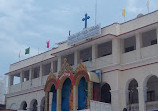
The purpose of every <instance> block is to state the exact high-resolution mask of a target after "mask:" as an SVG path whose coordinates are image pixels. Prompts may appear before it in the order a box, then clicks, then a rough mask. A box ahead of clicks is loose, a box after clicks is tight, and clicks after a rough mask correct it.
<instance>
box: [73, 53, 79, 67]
mask: <svg viewBox="0 0 158 111" xmlns="http://www.w3.org/2000/svg"><path fill="white" fill-rule="evenodd" d="M79 62H80V61H79V51H78V50H76V51H75V53H74V65H75V67H77V64H78V63H79Z"/></svg>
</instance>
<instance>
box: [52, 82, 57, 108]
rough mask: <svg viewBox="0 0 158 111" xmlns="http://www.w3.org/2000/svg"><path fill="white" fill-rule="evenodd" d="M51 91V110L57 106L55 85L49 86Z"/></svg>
mask: <svg viewBox="0 0 158 111" xmlns="http://www.w3.org/2000/svg"><path fill="white" fill-rule="evenodd" d="M51 92H52V93H53V98H52V111H56V106H57V90H56V89H55V86H54V85H53V86H52V88H51Z"/></svg>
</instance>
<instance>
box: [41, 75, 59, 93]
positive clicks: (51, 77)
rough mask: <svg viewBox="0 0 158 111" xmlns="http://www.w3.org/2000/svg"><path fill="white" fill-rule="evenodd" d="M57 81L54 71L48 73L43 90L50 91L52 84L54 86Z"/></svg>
mask: <svg viewBox="0 0 158 111" xmlns="http://www.w3.org/2000/svg"><path fill="white" fill-rule="evenodd" d="M56 83H57V79H56V76H55V74H54V73H51V74H49V76H48V78H47V81H46V84H45V87H44V91H46V92H50V90H51V87H52V85H53V84H54V86H56Z"/></svg>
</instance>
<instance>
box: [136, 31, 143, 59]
mask: <svg viewBox="0 0 158 111" xmlns="http://www.w3.org/2000/svg"><path fill="white" fill-rule="evenodd" d="M141 46H142V40H141V33H137V34H136V54H137V60H138V59H140V58H141Z"/></svg>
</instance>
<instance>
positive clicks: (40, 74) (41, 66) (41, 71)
mask: <svg viewBox="0 0 158 111" xmlns="http://www.w3.org/2000/svg"><path fill="white" fill-rule="evenodd" d="M42 74H43V65H42V64H41V65H40V73H39V76H40V84H41V85H42Z"/></svg>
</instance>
